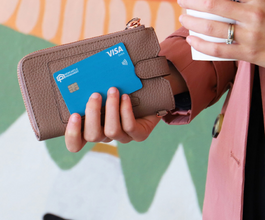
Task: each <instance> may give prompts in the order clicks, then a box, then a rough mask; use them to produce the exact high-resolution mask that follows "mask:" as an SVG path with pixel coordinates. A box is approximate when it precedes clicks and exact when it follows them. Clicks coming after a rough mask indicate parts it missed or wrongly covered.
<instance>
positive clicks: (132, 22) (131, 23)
mask: <svg viewBox="0 0 265 220" xmlns="http://www.w3.org/2000/svg"><path fill="white" fill-rule="evenodd" d="M140 21H141V18H133V19H132V20H130V21H129V22H128V23H127V24H126V28H125V30H128V29H132V28H136V27H138V26H140V25H141V24H140Z"/></svg>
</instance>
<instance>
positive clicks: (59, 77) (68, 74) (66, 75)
mask: <svg viewBox="0 0 265 220" xmlns="http://www.w3.org/2000/svg"><path fill="white" fill-rule="evenodd" d="M76 73H79V70H78V68H75V69H73V70H71V71H69V72H67V73H65V74H59V75H58V76H57V77H56V79H57V81H58V82H62V80H64V79H65V78H67V77H69V76H72V75H74V74H76Z"/></svg>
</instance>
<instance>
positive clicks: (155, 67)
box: [135, 57, 170, 79]
mask: <svg viewBox="0 0 265 220" xmlns="http://www.w3.org/2000/svg"><path fill="white" fill-rule="evenodd" d="M135 73H136V75H137V76H138V77H139V78H140V79H152V78H156V77H162V76H167V75H170V70H169V67H168V63H167V59H166V57H155V58H152V59H148V60H141V61H139V62H138V63H137V64H136V65H135Z"/></svg>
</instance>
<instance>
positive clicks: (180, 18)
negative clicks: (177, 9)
mask: <svg viewBox="0 0 265 220" xmlns="http://www.w3.org/2000/svg"><path fill="white" fill-rule="evenodd" d="M179 22H180V23H181V24H182V15H180V16H179Z"/></svg>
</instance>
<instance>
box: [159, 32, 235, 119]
mask: <svg viewBox="0 0 265 220" xmlns="http://www.w3.org/2000/svg"><path fill="white" fill-rule="evenodd" d="M188 34H189V32H188V30H187V29H185V28H183V27H182V28H180V29H179V30H177V31H176V32H174V33H173V34H172V35H170V36H169V37H168V38H167V39H165V40H164V41H163V42H162V43H161V44H160V47H161V51H160V53H159V56H165V57H166V58H167V59H168V60H169V61H171V62H172V63H173V65H174V66H175V68H176V69H177V70H178V71H179V73H180V74H181V75H182V77H183V79H184V80H185V82H186V84H187V87H188V89H189V93H190V98H191V109H190V110H177V109H175V110H172V111H170V112H169V114H168V115H166V116H164V117H163V120H164V121H165V122H166V123H168V124H187V123H189V122H191V120H192V119H193V118H194V117H195V116H196V115H198V114H199V113H200V112H201V111H202V110H203V109H205V108H207V107H208V106H210V105H212V104H214V103H215V102H217V101H218V100H219V98H220V97H221V96H222V94H223V93H224V92H225V91H226V90H227V89H228V85H230V84H231V82H233V79H234V76H235V73H236V66H235V62H233V61H214V62H212V61H194V60H192V57H191V48H190V45H189V44H188V43H187V42H186V36H188Z"/></svg>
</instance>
